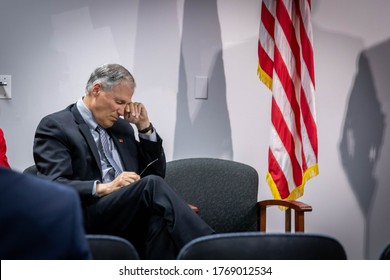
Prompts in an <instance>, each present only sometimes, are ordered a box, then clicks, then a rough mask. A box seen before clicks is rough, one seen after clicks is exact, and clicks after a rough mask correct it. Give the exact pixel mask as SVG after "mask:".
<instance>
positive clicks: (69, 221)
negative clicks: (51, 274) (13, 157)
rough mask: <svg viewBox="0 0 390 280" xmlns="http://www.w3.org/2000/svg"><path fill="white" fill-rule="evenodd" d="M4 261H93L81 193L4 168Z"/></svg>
mask: <svg viewBox="0 0 390 280" xmlns="http://www.w3.org/2000/svg"><path fill="white" fill-rule="evenodd" d="M0 193H1V195H0V228H1V230H0V258H1V259H2V260H4V259H40V260H46V259H89V258H90V257H91V255H90V251H89V245H88V242H87V240H86V237H85V232H84V228H83V221H82V214H81V207H80V199H79V197H78V195H77V193H76V192H75V191H74V190H72V189H70V188H68V187H66V186H63V185H61V184H58V183H55V182H51V181H48V180H43V179H41V178H38V177H36V176H33V175H25V174H19V173H17V172H15V171H11V170H9V169H5V168H2V167H0Z"/></svg>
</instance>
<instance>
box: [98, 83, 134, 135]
mask: <svg viewBox="0 0 390 280" xmlns="http://www.w3.org/2000/svg"><path fill="white" fill-rule="evenodd" d="M133 94H134V88H133V87H132V86H131V85H130V84H129V83H128V82H127V81H122V82H120V83H119V84H118V85H116V86H114V87H113V88H111V89H110V90H103V88H102V87H101V85H100V84H95V85H94V87H93V89H92V95H93V97H94V102H93V106H92V108H91V111H92V114H93V116H94V117H95V120H96V122H97V123H98V124H99V125H100V126H101V127H103V128H109V127H111V126H113V125H114V123H115V122H116V121H117V119H118V118H119V117H120V116H123V115H124V110H125V107H126V106H127V105H128V104H129V103H130V102H131V98H132V97H133Z"/></svg>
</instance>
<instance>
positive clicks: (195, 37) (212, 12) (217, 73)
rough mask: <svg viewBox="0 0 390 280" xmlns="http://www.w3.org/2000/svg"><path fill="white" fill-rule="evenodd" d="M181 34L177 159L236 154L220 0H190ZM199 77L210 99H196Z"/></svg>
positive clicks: (175, 155) (174, 153)
mask: <svg viewBox="0 0 390 280" xmlns="http://www.w3.org/2000/svg"><path fill="white" fill-rule="evenodd" d="M182 34H183V35H182V42H181V56H180V66H179V86H178V91H179V92H178V96H177V111H176V128H175V140H174V141H175V142H174V152H173V158H174V159H178V158H187V157H202V156H206V157H216V158H225V159H233V150H232V136H231V127H230V119H229V112H228V108H227V100H226V78H225V72H224V63H223V57H222V39H221V28H220V25H219V19H218V10H217V1H216V0H212V1H211V0H197V1H188V0H187V1H185V3H184V12H183V32H182ZM196 76H207V77H208V99H195V93H194V90H195V77H196Z"/></svg>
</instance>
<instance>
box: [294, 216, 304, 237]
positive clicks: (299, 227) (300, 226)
mask: <svg viewBox="0 0 390 280" xmlns="http://www.w3.org/2000/svg"><path fill="white" fill-rule="evenodd" d="M304 231H305V212H298V211H295V232H304Z"/></svg>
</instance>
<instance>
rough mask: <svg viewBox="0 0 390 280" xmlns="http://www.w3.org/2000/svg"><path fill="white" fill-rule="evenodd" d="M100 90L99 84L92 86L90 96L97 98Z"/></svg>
mask: <svg viewBox="0 0 390 280" xmlns="http://www.w3.org/2000/svg"><path fill="white" fill-rule="evenodd" d="M101 89H102V85H101V84H99V83H96V84H94V85H93V86H92V90H91V93H92V96H93V97H97V96H98V95H99V93H100V90H101Z"/></svg>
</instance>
